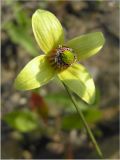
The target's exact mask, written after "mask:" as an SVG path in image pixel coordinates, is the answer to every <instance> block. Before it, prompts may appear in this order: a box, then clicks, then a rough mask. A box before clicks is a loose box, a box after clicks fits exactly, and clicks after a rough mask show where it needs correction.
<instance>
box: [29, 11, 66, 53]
mask: <svg viewBox="0 0 120 160" xmlns="http://www.w3.org/2000/svg"><path fill="white" fill-rule="evenodd" d="M32 27H33V32H34V35H35V38H36V41H37V43H38V45H39V46H40V48H41V50H42V51H43V52H45V53H49V52H50V51H51V50H52V49H53V48H56V47H57V46H58V45H59V44H62V43H63V41H64V33H63V28H62V26H61V24H60V22H59V20H58V19H57V18H56V17H55V16H54V15H53V14H52V13H51V12H49V11H45V10H40V9H38V10H37V11H36V12H35V13H34V14H33V16H32Z"/></svg>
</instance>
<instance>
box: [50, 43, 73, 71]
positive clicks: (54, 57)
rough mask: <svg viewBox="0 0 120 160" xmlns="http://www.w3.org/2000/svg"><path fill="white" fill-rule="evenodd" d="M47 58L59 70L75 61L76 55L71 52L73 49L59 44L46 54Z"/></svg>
mask: <svg viewBox="0 0 120 160" xmlns="http://www.w3.org/2000/svg"><path fill="white" fill-rule="evenodd" d="M48 60H49V62H50V64H51V65H52V66H53V67H54V68H55V69H58V70H60V71H61V70H64V69H66V68H68V67H69V66H71V65H72V64H73V63H74V62H75V61H76V56H75V55H74V53H73V49H71V48H68V47H66V46H62V45H59V47H58V48H56V49H54V50H53V51H52V53H51V54H50V55H49V56H48Z"/></svg>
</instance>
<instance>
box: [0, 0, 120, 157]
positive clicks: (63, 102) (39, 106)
mask: <svg viewBox="0 0 120 160" xmlns="http://www.w3.org/2000/svg"><path fill="white" fill-rule="evenodd" d="M38 8H40V9H46V10H49V11H51V12H52V13H54V14H55V15H56V16H57V17H58V19H59V20H60V21H61V24H62V25H63V28H64V32H65V35H66V40H68V39H71V38H73V37H75V36H79V35H82V34H84V33H89V32H94V31H101V32H103V34H104V36H105V39H106V43H105V45H104V47H103V49H102V50H101V51H100V54H97V55H96V56H93V57H91V58H89V59H87V60H86V61H82V62H81V63H82V64H84V65H85V66H86V67H87V69H88V70H89V71H90V73H91V74H92V76H93V78H94V81H95V84H96V90H97V94H96V100H95V103H94V104H93V105H87V104H86V103H84V102H83V101H81V100H80V99H79V98H78V97H76V100H77V102H78V104H79V109H81V110H82V111H83V113H84V116H85V118H86V120H87V122H88V124H89V126H90V127H91V129H92V131H93V133H94V135H95V137H96V139H97V141H98V143H99V144H100V147H101V149H102V152H103V154H104V157H105V158H108V159H119V147H118V143H119V127H118V126H119V94H118V92H119V83H118V81H119V80H118V74H119V73H118V70H119V68H118V66H119V1H117V0H109V1H104V0H96V1H67V0H63V1H60V0H56V1H49V0H47V1H46V0H44V1H38V0H34V1H15V0H2V5H1V9H2V10H1V11H2V16H1V22H2V24H1V28H2V31H1V40H2V42H1V49H2V51H1V64H2V71H1V76H2V78H1V91H2V97H1V106H2V107H1V112H2V114H1V117H2V118H1V119H2V120H1V142H2V144H1V147H2V150H1V156H2V157H1V158H2V159H21V158H22V159H58V158H59V159H63V158H64V159H87V158H98V156H97V154H96V152H95V149H94V146H93V145H92V143H91V140H90V139H89V137H88V136H87V133H86V131H85V129H84V126H83V124H82V122H81V121H80V120H79V117H78V115H77V113H76V110H75V108H74V106H73V105H72V103H71V101H70V100H69V97H68V96H67V93H66V91H65V90H64V88H63V86H62V85H61V83H60V82H58V81H56V80H53V81H51V82H50V83H49V84H47V85H45V86H43V87H42V88H40V89H36V90H32V91H25V92H23V91H17V90H16V89H15V88H14V87H13V82H14V79H15V77H16V76H17V74H18V73H19V71H20V70H21V69H22V68H23V66H25V64H27V62H28V61H30V60H31V59H32V58H34V57H35V56H37V55H39V54H42V51H41V50H40V49H39V47H38V46H37V43H36V41H35V38H34V35H33V32H32V27H31V16H32V14H33V13H34V12H35V10H36V9H38Z"/></svg>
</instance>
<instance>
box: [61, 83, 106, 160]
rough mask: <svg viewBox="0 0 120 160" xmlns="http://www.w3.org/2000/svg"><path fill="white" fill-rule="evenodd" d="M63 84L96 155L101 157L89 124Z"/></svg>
mask: <svg viewBox="0 0 120 160" xmlns="http://www.w3.org/2000/svg"><path fill="white" fill-rule="evenodd" d="M63 85H64V87H65V89H66V91H67V93H68V95H69V97H70V99H71V101H72V103H73V104H74V106H75V108H76V111H77V113H78V115H79V117H80V119H81V121H82V123H83V124H84V127H85V129H86V131H87V133H88V135H89V137H90V139H91V141H92V143H93V145H94V146H95V149H96V152H97V153H98V155H99V157H100V158H103V154H102V152H101V149H100V147H99V145H98V144H97V141H96V140H95V137H94V135H93V133H92V131H91V129H90V128H89V126H88V124H87V122H86V120H85V117H84V115H83V113H82V112H81V110H79V109H78V106H77V103H76V100H75V98H74V97H73V95H72V93H71V92H70V90H69V88H68V87H67V86H66V85H65V84H64V83H63Z"/></svg>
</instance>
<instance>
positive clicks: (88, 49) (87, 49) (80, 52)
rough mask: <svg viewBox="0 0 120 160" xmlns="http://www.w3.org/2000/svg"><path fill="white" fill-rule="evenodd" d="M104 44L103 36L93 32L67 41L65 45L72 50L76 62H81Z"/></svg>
mask: <svg viewBox="0 0 120 160" xmlns="http://www.w3.org/2000/svg"><path fill="white" fill-rule="evenodd" d="M104 42H105V39H104V36H103V34H102V33H101V32H94V33H89V34H86V35H83V36H79V37H76V38H74V39H72V40H70V41H68V42H67V44H66V45H67V46H68V47H70V48H73V49H74V51H75V53H76V54H77V56H78V60H83V59H86V58H88V57H90V56H93V55H94V54H96V53H97V52H98V51H99V50H100V49H101V48H102V47H103V45H104Z"/></svg>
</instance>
